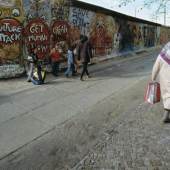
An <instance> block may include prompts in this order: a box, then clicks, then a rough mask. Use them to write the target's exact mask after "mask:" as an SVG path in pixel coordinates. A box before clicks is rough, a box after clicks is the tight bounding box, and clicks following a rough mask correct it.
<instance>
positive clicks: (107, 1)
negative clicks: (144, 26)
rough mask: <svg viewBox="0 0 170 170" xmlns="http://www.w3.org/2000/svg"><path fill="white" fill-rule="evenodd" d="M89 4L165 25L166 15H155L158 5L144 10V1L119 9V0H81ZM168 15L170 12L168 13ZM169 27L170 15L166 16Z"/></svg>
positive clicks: (140, 0)
mask: <svg viewBox="0 0 170 170" xmlns="http://www.w3.org/2000/svg"><path fill="white" fill-rule="evenodd" d="M79 1H83V2H87V3H91V4H94V5H97V6H101V7H104V8H108V9H111V10H114V11H117V12H120V13H124V14H126V15H130V16H133V17H137V18H142V19H145V20H148V21H152V22H155V23H160V24H162V25H164V14H163V13H161V14H159V15H158V16H157V17H156V15H155V12H154V11H155V10H156V4H155V5H154V4H153V5H152V7H150V8H146V7H145V8H143V9H141V7H143V0H136V1H135V2H132V3H129V4H128V5H126V6H122V7H119V2H120V1H119V0H79ZM167 13H168V12H167ZM165 24H166V25H167V26H170V15H169V16H168V14H167V15H166V22H165Z"/></svg>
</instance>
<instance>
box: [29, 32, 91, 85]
mask: <svg viewBox="0 0 170 170" xmlns="http://www.w3.org/2000/svg"><path fill="white" fill-rule="evenodd" d="M62 53H63V51H62V47H61V45H60V43H56V44H55V46H54V48H52V49H51V51H50V63H51V67H52V73H53V75H55V76H58V73H59V66H60V62H61V58H62V57H61V56H62ZM29 58H31V60H30V61H31V62H30V69H29V71H28V78H27V81H32V82H33V83H34V84H38V85H40V84H43V83H44V79H45V78H44V76H43V75H42V66H41V64H40V63H39V61H38V56H37V48H36V47H35V48H34V49H33V50H32V52H31V53H30V55H29ZM91 58H92V46H91V44H90V42H89V40H88V37H87V36H85V35H80V41H79V42H78V43H73V44H69V46H68V50H67V54H66V59H67V70H66V71H65V76H66V77H67V78H68V77H70V76H74V75H76V73H77V68H78V65H79V61H81V62H82V72H81V76H80V80H81V81H84V74H85V73H86V74H87V76H88V77H89V78H90V75H89V72H88V63H89V62H90V59H91ZM34 68H36V70H37V78H36V79H35V77H34V75H33V69H34Z"/></svg>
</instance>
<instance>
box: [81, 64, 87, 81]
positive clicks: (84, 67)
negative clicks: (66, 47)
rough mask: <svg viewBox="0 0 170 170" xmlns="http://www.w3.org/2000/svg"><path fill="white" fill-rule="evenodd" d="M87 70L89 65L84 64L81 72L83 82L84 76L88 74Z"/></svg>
mask: <svg viewBox="0 0 170 170" xmlns="http://www.w3.org/2000/svg"><path fill="white" fill-rule="evenodd" d="M86 70H87V63H86V62H83V70H82V72H81V76H80V80H83V76H84V73H85V72H86Z"/></svg>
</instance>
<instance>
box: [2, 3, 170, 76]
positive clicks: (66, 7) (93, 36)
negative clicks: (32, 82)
mask: <svg viewBox="0 0 170 170" xmlns="http://www.w3.org/2000/svg"><path fill="white" fill-rule="evenodd" d="M74 2H76V0H73V1H71V0H0V78H2V77H10V76H14V75H16V74H18V73H21V72H23V71H24V70H23V59H24V58H26V57H27V55H28V54H29V53H30V51H31V50H32V49H33V48H34V47H35V46H38V50H39V52H38V57H39V58H41V59H44V58H48V57H49V52H50V49H51V48H53V47H54V45H55V44H56V43H58V42H59V43H60V44H61V46H62V48H63V57H64V56H65V53H66V52H67V48H68V45H69V44H72V43H76V42H77V41H78V40H79V37H80V35H81V34H84V35H87V36H88V37H89V40H90V42H91V44H92V46H93V54H94V55H95V56H96V57H100V56H102V55H108V54H115V53H122V52H126V51H133V50H140V49H143V48H149V47H153V46H157V45H161V44H165V43H166V42H167V41H169V38H170V29H169V28H168V27H163V26H161V25H159V24H155V23H151V22H147V21H144V20H140V19H135V18H133V17H127V16H124V15H120V14H116V13H115V12H111V11H110V13H108V11H107V10H106V9H105V10H96V9H98V7H96V9H95V11H94V10H93V8H90V5H87V4H84V3H82V4H81V2H79V5H77V3H74Z"/></svg>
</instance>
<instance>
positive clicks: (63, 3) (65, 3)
mask: <svg viewBox="0 0 170 170" xmlns="http://www.w3.org/2000/svg"><path fill="white" fill-rule="evenodd" d="M69 8H70V5H69V0H52V1H51V17H52V19H55V20H65V21H66V20H68V17H69Z"/></svg>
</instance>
